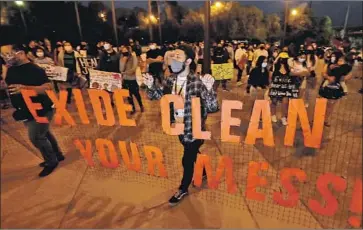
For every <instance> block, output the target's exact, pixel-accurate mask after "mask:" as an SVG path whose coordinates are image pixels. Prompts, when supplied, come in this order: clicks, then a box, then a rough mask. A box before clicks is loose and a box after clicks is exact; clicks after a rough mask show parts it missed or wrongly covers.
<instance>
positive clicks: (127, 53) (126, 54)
mask: <svg viewBox="0 0 363 230" xmlns="http://www.w3.org/2000/svg"><path fill="white" fill-rule="evenodd" d="M122 55H123V56H125V57H128V56H129V55H130V53H129V52H123V53H122Z"/></svg>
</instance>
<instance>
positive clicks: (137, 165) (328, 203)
mask: <svg viewBox="0 0 363 230" xmlns="http://www.w3.org/2000/svg"><path fill="white" fill-rule="evenodd" d="M83 143H84V144H83ZM74 144H75V146H76V148H77V149H78V150H79V151H80V153H81V155H82V156H83V157H84V158H85V160H86V162H87V164H88V165H89V166H90V167H94V166H95V163H94V161H93V156H92V152H94V150H93V149H92V143H91V141H90V140H85V141H81V140H78V139H76V140H75V141H74ZM95 145H96V149H97V152H98V155H99V159H100V163H101V165H102V166H104V167H106V168H113V169H114V168H117V167H119V165H120V161H119V159H118V154H117V152H116V148H115V146H114V144H113V143H112V141H110V140H107V139H96V141H95ZM129 145H130V147H129V149H131V156H130V153H129V151H128V148H127V143H126V142H125V141H118V146H119V150H120V152H121V157H122V161H123V162H124V164H125V166H126V168H127V169H128V170H132V171H135V172H140V171H141V167H142V165H141V158H140V151H139V150H138V147H137V145H136V144H135V143H132V142H130V143H129ZM106 148H107V149H108V152H109V156H107V154H106V152H107V151H106ZM143 152H144V154H145V157H146V159H147V172H148V174H149V175H152V176H157V175H156V173H155V169H156V167H158V171H159V176H160V177H164V178H166V177H167V176H168V173H167V171H166V167H165V165H164V157H163V153H162V152H161V150H160V149H159V148H157V147H154V146H144V147H143ZM130 158H131V159H130ZM211 162H212V159H211V157H210V156H209V155H206V154H198V157H197V161H196V164H195V168H194V178H193V180H194V184H195V185H196V186H197V187H201V185H202V174H203V169H205V171H206V173H207V183H208V188H210V189H217V188H218V186H219V184H220V183H221V181H222V177H223V174H224V177H225V183H226V187H227V192H228V193H230V194H236V193H238V188H237V184H236V180H235V177H234V167H233V161H232V158H231V157H229V156H226V155H222V156H220V157H219V159H218V161H217V162H218V163H217V167H215V170H213V168H214V167H213V166H212V164H211ZM269 167H270V165H269V164H268V163H267V162H255V161H250V162H249V164H248V169H247V174H246V187H245V189H244V191H245V193H244V196H245V197H246V198H247V199H250V200H256V201H260V202H265V201H266V200H267V199H272V200H273V202H274V203H275V204H277V205H280V206H283V207H286V208H294V207H296V206H298V205H299V202H300V199H301V198H300V193H299V190H298V188H297V186H298V183H306V182H308V181H307V178H308V177H307V174H306V172H305V171H304V170H302V169H300V168H283V169H281V170H280V171H279V179H280V185H281V187H282V188H283V190H284V191H282V190H281V191H273V192H272V193H271V197H269V195H267V194H264V193H263V192H258V191H257V190H258V188H259V187H266V186H267V185H268V181H267V179H266V177H265V176H263V174H264V173H266V171H267V170H268V169H269ZM347 187H348V184H347V181H346V180H345V179H344V178H342V177H341V176H337V175H334V174H332V173H324V174H322V175H320V176H319V177H318V178H317V181H316V189H317V191H318V192H319V194H320V196H321V197H322V200H323V201H321V199H315V198H310V199H308V205H307V206H308V208H309V209H310V210H312V211H313V212H315V213H317V214H320V215H324V216H334V215H335V214H336V213H337V212H338V209H339V203H338V200H337V197H335V196H334V194H336V193H342V192H345V190H346V189H347ZM353 188H354V189H353V194H352V197H353V199H352V201H351V208H350V210H351V211H352V212H355V213H361V212H362V180H361V179H356V180H355V182H354V186H353ZM331 190H334V193H333V192H332V191H331ZM348 223H349V224H350V225H351V226H353V227H359V226H360V218H359V217H358V216H352V217H350V218H349V219H348Z"/></svg>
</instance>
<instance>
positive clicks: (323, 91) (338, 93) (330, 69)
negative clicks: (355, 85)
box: [319, 52, 352, 127]
mask: <svg viewBox="0 0 363 230" xmlns="http://www.w3.org/2000/svg"><path fill="white" fill-rule="evenodd" d="M334 56H335V58H336V59H337V61H336V62H335V63H331V64H329V65H328V66H327V68H326V69H325V72H324V74H323V77H324V81H323V83H322V84H321V86H320V89H319V95H320V96H321V97H323V98H326V99H328V104H327V108H326V113H325V114H326V115H325V123H324V125H325V126H326V127H330V126H331V124H330V116H331V114H332V113H333V110H334V106H335V104H336V102H337V101H338V99H340V98H342V97H343V96H344V95H345V94H344V89H343V87H342V85H341V82H342V81H343V79H344V78H345V79H350V78H351V71H352V67H351V66H350V65H349V64H348V61H347V60H346V58H345V57H344V56H343V55H342V54H341V53H340V52H336V53H334Z"/></svg>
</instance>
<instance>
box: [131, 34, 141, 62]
mask: <svg viewBox="0 0 363 230" xmlns="http://www.w3.org/2000/svg"><path fill="white" fill-rule="evenodd" d="M129 44H130V46H131V48H132V51H133V52H135V54H136V57H137V58H138V59H140V55H141V54H142V48H141V46H140V44H139V42H138V41H134V40H133V39H129Z"/></svg>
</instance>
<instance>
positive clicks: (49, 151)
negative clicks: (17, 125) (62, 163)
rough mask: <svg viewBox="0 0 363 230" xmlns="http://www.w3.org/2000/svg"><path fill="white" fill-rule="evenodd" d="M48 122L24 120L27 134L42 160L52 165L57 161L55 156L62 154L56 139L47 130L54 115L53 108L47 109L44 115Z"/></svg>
mask: <svg viewBox="0 0 363 230" xmlns="http://www.w3.org/2000/svg"><path fill="white" fill-rule="evenodd" d="M45 116H46V117H47V118H48V120H49V123H48V124H44V123H38V122H36V121H35V120H32V121H26V122H25V125H26V126H27V127H28V135H29V139H30V141H31V142H32V144H33V145H34V146H35V147H36V148H37V149H39V151H40V152H41V153H42V156H43V158H44V161H45V162H46V164H47V165H49V166H54V165H56V164H57V163H58V160H57V156H60V155H62V153H61V151H60V149H59V146H58V143H57V140H56V139H55V137H54V136H53V134H52V133H51V132H50V131H49V126H50V122H51V120H52V118H53V116H54V110H52V111H49V112H48V113H47V114H46V115H45Z"/></svg>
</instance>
